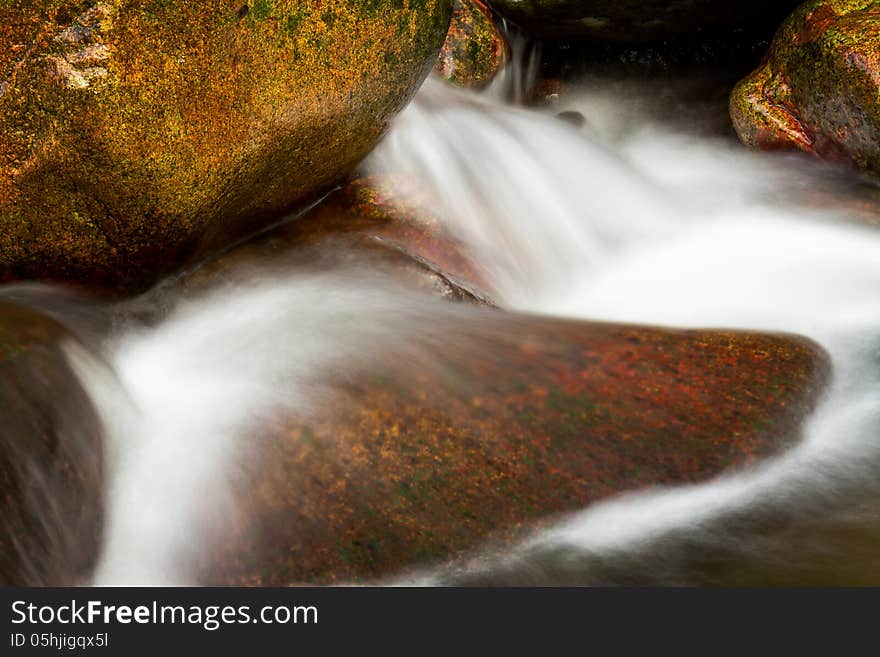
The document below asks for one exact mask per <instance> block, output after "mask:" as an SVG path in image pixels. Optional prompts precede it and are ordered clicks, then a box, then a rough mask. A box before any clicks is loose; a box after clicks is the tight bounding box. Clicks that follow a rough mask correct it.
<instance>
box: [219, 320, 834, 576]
mask: <svg viewBox="0 0 880 657" xmlns="http://www.w3.org/2000/svg"><path fill="white" fill-rule="evenodd" d="M485 312H486V314H485V316H484V317H483V318H482V319H480V320H472V321H471V323H462V324H459V325H452V326H447V327H445V329H444V330H445V331H449V333H448V334H446V333H444V334H445V335H447V343H446V344H447V345H448V346H447V347H446V348H441V350H440V352H439V353H438V354H437V359H436V365H437V368H436V369H430V368H427V369H426V368H423V367H419V366H417V365H416V364H414V363H413V362H411V361H407V363H406V364H404V363H403V362H401V361H400V360H398V361H395V359H394V357H393V356H389V357H383V358H382V362H383V367H381V368H379V369H377V370H375V371H373V372H372V373H371V374H370V375H369V376H366V377H362V378H359V379H349V380H347V381H346V382H345V383H344V385H342V386H341V388H340V391H341V394H340V396H339V398H338V400H337V401H335V402H333V403H330V404H329V405H328V406H329V407H331V408H328V409H327V410H326V412H320V413H319V414H318V415H316V416H315V417H310V418H309V419H307V420H304V419H299V420H297V419H296V418H280V419H279V423H278V431H277V433H276V434H275V437H274V438H273V439H271V440H268V439H267V440H266V441H265V442H262V443H260V444H261V445H262V446H261V447H260V448H259V449H257V450H256V452H257V453H258V454H259V456H258V457H257V458H255V460H254V461H253V463H254V464H255V466H254V469H253V471H252V472H251V474H250V475H249V477H248V480H247V483H246V484H243V486H242V487H241V489H240V516H239V517H238V521H237V523H234V524H233V525H231V526H230V527H229V528H228V530H227V532H226V533H225V534H224V535H223V537H222V539H221V540H220V541H218V544H217V546H216V547H217V550H216V551H215V552H214V553H213V554H212V555H209V556H210V557H211V559H210V564H209V565H208V566H206V568H205V571H204V574H203V580H204V581H205V582H206V583H211V584H231V583H234V584H254V585H269V584H290V583H294V582H321V583H326V582H340V581H357V580H363V579H365V578H367V579H369V578H376V577H381V576H383V575H389V574H390V573H393V572H398V571H399V570H400V569H401V568H403V567H405V566H407V565H410V566H413V565H424V564H426V563H432V562H436V561H439V560H444V559H447V558H449V557H451V556H454V555H456V554H460V553H462V552H463V551H466V550H469V549H471V548H473V547H474V546H475V545H476V544H478V543H479V542H480V541H481V540H483V539H484V538H486V537H487V536H491V537H492V538H493V539H495V540H497V541H501V542H504V541H506V540H508V539H510V538H512V537H515V536H517V535H518V532H519V530H522V529H525V528H532V527H534V526H535V523H538V522H540V521H541V520H542V519H545V518H547V517H548V515H550V514H553V513H555V512H561V511H568V510H574V509H581V508H583V507H585V506H586V505H587V504H589V503H591V502H594V501H596V500H599V499H602V498H604V497H607V496H609V495H613V494H615V493H618V492H621V491H626V490H635V489H643V488H646V487H651V486H656V485H661V484H672V483H683V482H693V481H700V480H704V479H706V478H708V477H711V476H713V475H715V474H717V473H719V472H721V471H724V470H725V469H728V468H731V467H736V466H738V465H744V464H748V463H751V462H753V461H754V460H755V459H757V458H759V457H761V456H764V455H767V454H769V453H772V452H775V451H779V450H780V449H783V448H784V447H785V446H786V444H788V443H787V442H786V441H787V440H792V439H794V437H795V436H796V434H797V427H798V425H799V423H800V422H801V420H802V419H803V417H804V416H805V414H806V413H807V412H808V411H809V409H811V408H812V405H813V403H814V402H815V400H816V397H817V393H818V392H819V391H820V390H821V388H822V384H823V382H824V379H825V377H826V374H827V367H828V366H827V361H826V358H825V356H824V354H823V353H822V352H821V350H820V349H818V348H817V347H816V346H815V345H814V344H812V343H810V342H809V341H806V340H803V339H800V338H796V337H788V336H770V335H760V334H752V333H731V332H719V331H712V332H708V331H674V330H664V329H653V328H639V327H632V326H619V325H610V324H592V323H585V322H568V321H561V320H552V319H537V318H524V317H517V316H509V315H503V316H502V315H500V314H496V313H494V312H492V311H485ZM441 344H444V343H443V342H442V341H441Z"/></svg>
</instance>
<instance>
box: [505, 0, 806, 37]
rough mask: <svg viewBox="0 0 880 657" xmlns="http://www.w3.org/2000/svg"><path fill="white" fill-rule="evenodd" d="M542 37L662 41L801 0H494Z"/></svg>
mask: <svg viewBox="0 0 880 657" xmlns="http://www.w3.org/2000/svg"><path fill="white" fill-rule="evenodd" d="M489 4H490V5H491V6H492V7H493V8H494V9H495V10H496V11H498V13H500V14H501V15H502V16H504V17H506V18H509V19H510V20H512V21H514V22H515V23H517V24H519V25H520V26H522V27H523V28H524V29H526V30H527V31H529V32H531V33H532V34H534V35H536V36H538V37H586V38H591V39H599V40H603V41H621V42H641V41H658V40H662V39H669V38H672V37H677V36H681V35H687V34H694V33H697V32H700V31H703V30H706V29H712V28H724V27H739V26H749V25H751V24H753V23H754V21H756V20H780V19H781V18H782V17H784V16H785V13H786V11H788V10H790V9H791V8H793V7H795V6H797V0H782V1H781V2H776V1H774V2H767V0H489Z"/></svg>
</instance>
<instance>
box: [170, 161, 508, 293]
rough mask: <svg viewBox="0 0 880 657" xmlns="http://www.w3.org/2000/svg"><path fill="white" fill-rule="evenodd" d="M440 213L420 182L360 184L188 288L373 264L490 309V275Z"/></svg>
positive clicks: (231, 255)
mask: <svg viewBox="0 0 880 657" xmlns="http://www.w3.org/2000/svg"><path fill="white" fill-rule="evenodd" d="M392 199H393V201H392ZM434 207H437V206H436V203H434V202H433V201H432V199H429V198H427V197H426V196H425V193H424V192H423V191H422V186H420V185H419V183H418V181H417V180H415V179H411V178H406V177H395V178H391V177H387V178H361V179H358V180H356V181H354V182H352V183H350V184H349V185H347V186H346V187H345V188H343V189H341V190H338V191H336V192H334V193H333V194H331V195H329V196H328V197H327V198H326V199H324V200H323V201H322V202H321V203H320V204H319V205H318V206H317V207H315V208H314V209H313V210H311V211H309V212H308V213H306V214H305V215H304V216H302V217H299V218H296V219H294V220H292V221H290V222H288V223H286V224H283V225H282V226H279V227H278V228H275V229H273V230H272V231H269V232H268V233H266V234H265V235H263V236H261V237H259V238H258V239H255V240H253V241H251V242H249V243H247V244H244V245H242V246H240V247H237V248H235V249H233V250H231V251H229V252H228V253H225V254H223V255H222V256H220V257H218V258H216V259H215V260H213V261H211V262H208V263H206V264H205V266H203V267H201V268H200V269H199V270H198V271H196V272H195V273H194V275H193V276H191V277H189V278H188V279H187V281H186V285H187V286H188V287H189V288H190V289H196V288H198V287H202V286H204V285H214V284H216V283H218V282H219V281H220V280H222V279H224V278H229V279H235V277H236V276H239V275H240V274H241V272H242V271H243V270H244V269H246V268H247V267H254V266H256V267H261V266H268V267H306V268H309V267H314V266H316V265H318V266H320V268H321V269H325V270H326V269H328V268H333V267H346V266H349V267H351V266H354V267H358V266H361V267H364V266H367V267H369V268H370V269H371V270H373V271H374V272H385V273H387V274H390V275H391V276H392V277H393V278H394V279H396V280H397V281H398V282H400V283H402V284H404V285H405V286H407V287H410V288H416V289H423V290H427V291H429V292H432V293H438V294H440V295H441V296H442V297H445V298H448V299H451V300H458V301H470V302H476V303H485V304H490V305H491V303H492V302H491V300H490V297H491V288H490V286H489V285H488V283H487V277H486V274H485V272H483V271H482V269H481V268H479V267H478V266H477V265H475V264H474V262H473V260H472V259H471V258H470V257H469V256H468V254H467V252H466V250H465V248H464V247H463V246H462V245H461V244H460V243H459V242H457V241H456V240H455V239H453V238H452V237H451V236H450V235H448V234H447V233H446V231H445V230H444V229H443V225H442V222H441V221H440V218H439V217H438V216H437V215H436V214H435V212H434V210H433V208H434Z"/></svg>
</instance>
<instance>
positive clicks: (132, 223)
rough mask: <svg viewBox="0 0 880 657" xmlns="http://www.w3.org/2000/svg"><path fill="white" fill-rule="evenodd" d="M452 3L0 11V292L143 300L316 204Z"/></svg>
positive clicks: (110, 5) (386, 111) (427, 56)
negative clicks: (9, 284) (50, 287)
mask: <svg viewBox="0 0 880 657" xmlns="http://www.w3.org/2000/svg"><path fill="white" fill-rule="evenodd" d="M451 11H452V2H451V0H426V1H419V2H416V1H415V0H409V1H406V2H399V1H397V0H370V1H362V2H361V1H359V2H350V1H348V0H331V1H330V2H327V1H321V2H318V1H316V0H315V1H312V0H309V1H306V2H300V1H293V0H254V1H253V2H250V3H248V2H231V1H229V0H211V1H210V2H198V3H193V2H178V1H176V0H169V1H162V2H159V1H156V0H143V1H138V2H124V3H123V2H119V1H113V0H107V1H100V2H94V1H92V2H85V3H83V2H71V1H66V2H48V1H45V0H15V1H13V2H5V3H3V5H2V7H0V125H2V126H3V130H2V131H0V281H2V280H10V279H54V280H65V281H77V282H85V283H88V284H98V285H104V286H108V287H114V288H115V287H122V288H125V289H129V288H132V289H134V288H140V287H144V286H146V285H149V284H150V283H152V282H154V281H155V280H156V279H157V277H158V276H159V275H161V274H162V273H166V272H168V271H170V270H172V269H174V268H175V267H177V266H179V265H180V264H181V263H183V262H188V261H193V259H197V258H201V257H203V256H204V255H206V254H210V253H211V252H213V251H216V250H217V249H219V248H222V247H224V246H226V245H228V244H230V243H232V242H234V241H235V240H237V239H240V238H241V237H244V236H245V235H247V234H249V233H252V232H254V231H255V230H256V229H258V228H261V227H263V226H265V225H267V224H268V223H271V222H272V221H275V220H277V217H278V216H281V215H283V213H285V212H287V211H289V210H290V209H291V208H293V207H296V206H297V205H298V204H301V203H303V202H305V201H308V200H309V199H311V198H313V197H315V195H319V194H320V193H323V192H324V191H326V190H327V189H328V188H329V187H331V186H332V185H333V184H335V183H336V182H338V181H339V180H340V179H341V178H344V177H345V176H346V175H347V174H348V173H350V171H351V170H352V169H353V168H354V166H355V165H356V164H357V163H358V162H359V161H360V160H361V159H362V158H363V157H364V156H365V155H366V154H367V152H369V150H370V149H371V148H372V146H373V145H374V144H375V143H376V141H377V140H378V139H379V138H380V137H381V135H382V134H383V132H384V131H385V129H386V127H387V125H388V122H389V121H390V119H391V118H392V117H393V116H394V115H395V114H396V112H397V111H398V110H400V109H401V107H403V105H405V104H406V102H407V101H408V100H409V98H410V97H411V96H412V94H413V93H414V92H415V90H416V89H417V88H418V86H419V84H420V83H421V81H422V80H423V79H424V77H425V76H426V75H427V74H428V73H429V72H430V70H431V68H432V66H433V64H434V62H435V61H436V56H437V52H438V50H439V48H440V46H441V44H442V42H443V38H444V35H445V34H446V32H447V27H448V24H449V19H450V15H451Z"/></svg>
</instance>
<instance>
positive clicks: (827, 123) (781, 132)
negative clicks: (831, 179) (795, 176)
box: [730, 0, 880, 173]
mask: <svg viewBox="0 0 880 657" xmlns="http://www.w3.org/2000/svg"><path fill="white" fill-rule="evenodd" d="M730 113H731V117H732V118H733V123H734V126H735V127H736V130H737V132H738V133H739V136H740V138H741V139H742V141H743V142H744V143H746V144H747V145H749V146H752V147H757V148H764V149H772V148H797V149H800V150H803V151H806V152H809V153H815V154H818V155H820V156H823V157H828V158H831V159H847V160H851V161H852V162H854V163H855V164H856V165H858V166H859V167H861V168H863V169H867V170H870V171H873V172H875V173H876V172H880V2H877V0H812V1H811V2H807V3H805V4H804V5H802V6H801V7H799V8H798V9H797V11H795V12H794V13H793V14H792V15H791V16H790V17H789V19H788V20H787V21H786V22H785V23H784V24H783V26H782V27H781V28H780V30H779V32H778V33H777V34H776V37H775V38H774V39H773V44H772V46H771V48H770V51H769V52H768V54H767V57H766V59H765V61H764V63H763V64H762V65H761V67H760V68H759V69H758V70H756V71H755V72H754V73H752V74H751V75H750V76H749V77H748V78H746V79H744V80H743V81H741V82H740V83H739V84H738V85H737V86H736V88H735V89H734V90H733V94H732V96H731V99H730Z"/></svg>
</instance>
